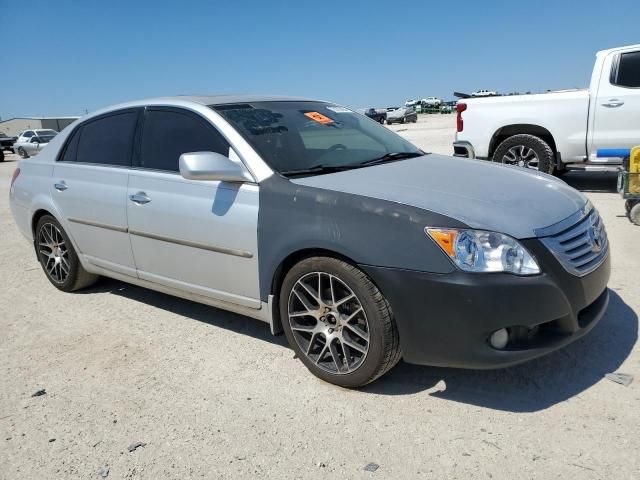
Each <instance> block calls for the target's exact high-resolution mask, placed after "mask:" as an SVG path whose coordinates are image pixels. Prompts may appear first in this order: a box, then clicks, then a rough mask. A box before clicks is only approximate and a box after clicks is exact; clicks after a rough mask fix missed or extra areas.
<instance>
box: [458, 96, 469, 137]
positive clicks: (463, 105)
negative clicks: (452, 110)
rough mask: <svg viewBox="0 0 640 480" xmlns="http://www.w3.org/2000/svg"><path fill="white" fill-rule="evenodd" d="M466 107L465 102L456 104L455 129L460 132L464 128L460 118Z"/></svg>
mask: <svg viewBox="0 0 640 480" xmlns="http://www.w3.org/2000/svg"><path fill="white" fill-rule="evenodd" d="M466 109H467V104H466V103H459V104H457V105H456V112H458V117H457V118H456V130H457V131H458V132H461V131H462V130H464V121H463V120H462V112H464V111H465V110H466Z"/></svg>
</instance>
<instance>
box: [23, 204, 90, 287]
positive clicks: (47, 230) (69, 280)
mask: <svg viewBox="0 0 640 480" xmlns="http://www.w3.org/2000/svg"><path fill="white" fill-rule="evenodd" d="M52 227H55V229H57V232H55V231H54V230H52ZM43 229H44V231H43ZM52 231H53V232H55V234H56V235H57V234H58V233H59V236H61V237H62V240H63V241H64V245H63V246H64V248H65V250H66V256H65V258H66V262H65V264H66V265H67V270H68V271H67V273H66V275H64V278H62V274H63V272H64V270H63V269H62V266H61V267H60V269H58V270H56V268H55V267H54V268H53V269H54V271H57V272H60V277H59V278H56V276H55V274H52V273H51V272H50V271H49V270H48V268H47V267H48V266H49V268H51V261H52V259H51V257H49V255H47V254H46V253H45V252H47V250H52V249H51V248H50V247H47V246H44V245H41V243H42V242H41V239H42V238H43V236H44V238H52V237H51V232H52ZM34 245H35V246H36V253H37V254H38V260H39V261H40V266H42V270H43V271H44V274H45V275H46V277H47V279H48V280H49V281H50V282H51V284H52V285H53V286H54V287H56V288H57V289H59V290H62V291H63V292H73V291H74V290H79V289H81V288H85V287H88V286H89V285H92V284H94V283H95V282H96V281H97V280H98V278H99V277H98V275H94V274H93V273H89V272H87V271H86V270H85V269H84V268H82V265H81V264H80V260H79V259H78V255H77V254H76V251H75V249H74V248H73V245H72V244H71V241H70V240H69V236H68V235H67V233H66V232H65V231H64V229H63V228H62V225H60V222H58V220H56V219H55V218H54V217H52V216H51V215H43V216H42V217H41V218H40V219H39V220H38V224H37V225H36V230H35V240H34ZM54 263H56V262H54ZM57 263H59V264H61V263H62V262H57Z"/></svg>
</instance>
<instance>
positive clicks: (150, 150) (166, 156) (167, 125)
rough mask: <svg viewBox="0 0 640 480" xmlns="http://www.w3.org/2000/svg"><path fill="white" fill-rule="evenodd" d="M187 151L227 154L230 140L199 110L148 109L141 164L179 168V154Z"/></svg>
mask: <svg viewBox="0 0 640 480" xmlns="http://www.w3.org/2000/svg"><path fill="white" fill-rule="evenodd" d="M188 152H216V153H220V154H222V155H224V156H228V155H229V143H228V142H227V141H226V140H225V138H224V137H223V136H222V135H221V134H220V133H219V132H218V131H217V130H216V129H215V128H214V127H213V126H212V125H210V124H209V123H208V122H206V121H205V120H204V119H202V118H200V117H198V116H197V115H196V114H192V113H190V112H187V111H182V110H179V109H148V110H147V112H146V114H145V118H144V126H143V129H142V143H141V147H140V159H139V165H138V166H139V167H142V168H149V169H153V170H163V171H169V172H177V171H179V164H178V161H179V159H180V155H182V154H183V153H188Z"/></svg>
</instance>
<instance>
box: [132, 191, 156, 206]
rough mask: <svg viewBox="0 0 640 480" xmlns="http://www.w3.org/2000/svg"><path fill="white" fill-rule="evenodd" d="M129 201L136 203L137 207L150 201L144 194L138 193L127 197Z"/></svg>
mask: <svg viewBox="0 0 640 480" xmlns="http://www.w3.org/2000/svg"><path fill="white" fill-rule="evenodd" d="M129 200H131V201H132V202H133V203H137V204H138V205H144V204H145V203H149V202H150V201H151V199H150V198H149V197H147V194H146V193H144V192H138V193H136V194H134V195H129Z"/></svg>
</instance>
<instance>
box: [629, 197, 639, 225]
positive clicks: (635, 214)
mask: <svg viewBox="0 0 640 480" xmlns="http://www.w3.org/2000/svg"><path fill="white" fill-rule="evenodd" d="M629 220H631V221H632V222H633V223H634V224H636V225H639V226H640V202H636V204H635V205H634V206H632V207H631V210H629Z"/></svg>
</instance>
